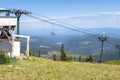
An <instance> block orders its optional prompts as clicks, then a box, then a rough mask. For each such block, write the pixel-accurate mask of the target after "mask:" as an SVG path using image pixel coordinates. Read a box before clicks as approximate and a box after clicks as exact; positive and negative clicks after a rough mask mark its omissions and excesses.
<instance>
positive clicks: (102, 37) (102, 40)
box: [98, 35, 107, 63]
mask: <svg viewBox="0 0 120 80" xmlns="http://www.w3.org/2000/svg"><path fill="white" fill-rule="evenodd" d="M98 39H99V40H100V41H101V53H100V60H99V62H100V63H102V62H103V46H104V41H106V40H107V37H106V36H104V35H102V36H100V37H98Z"/></svg>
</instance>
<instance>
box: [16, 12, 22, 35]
mask: <svg viewBox="0 0 120 80" xmlns="http://www.w3.org/2000/svg"><path fill="white" fill-rule="evenodd" d="M15 15H16V17H17V35H19V34H20V32H19V30H20V28H19V26H20V24H19V23H20V16H21V15H22V13H17V12H16V13H15Z"/></svg>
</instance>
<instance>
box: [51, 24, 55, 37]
mask: <svg viewBox="0 0 120 80" xmlns="http://www.w3.org/2000/svg"><path fill="white" fill-rule="evenodd" d="M53 24H54V23H52V32H51V35H53V36H54V35H56V34H55V32H54V26H53Z"/></svg>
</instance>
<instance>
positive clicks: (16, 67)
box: [0, 58, 120, 80]
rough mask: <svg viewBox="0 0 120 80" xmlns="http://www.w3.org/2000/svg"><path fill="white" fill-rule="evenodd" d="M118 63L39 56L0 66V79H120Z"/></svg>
mask: <svg viewBox="0 0 120 80" xmlns="http://www.w3.org/2000/svg"><path fill="white" fill-rule="evenodd" d="M119 71H120V65H110V64H97V63H82V62H60V61H59V62H58V61H51V60H45V59H41V58H32V59H30V60H25V61H18V62H17V63H14V64H12V65H1V66H0V80H16V79H17V80H120V76H119V75H120V72H119Z"/></svg>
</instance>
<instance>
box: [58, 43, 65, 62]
mask: <svg viewBox="0 0 120 80" xmlns="http://www.w3.org/2000/svg"><path fill="white" fill-rule="evenodd" d="M60 51H61V55H60V59H61V61H67V56H66V53H65V51H64V44H62V47H61V49H60Z"/></svg>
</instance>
